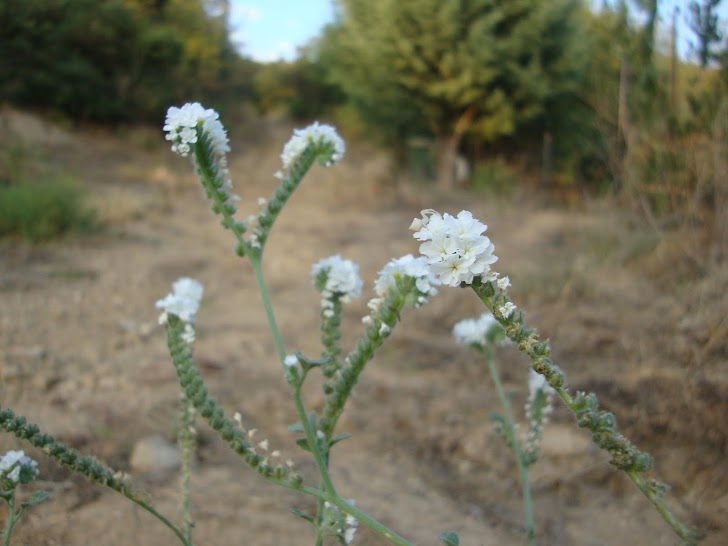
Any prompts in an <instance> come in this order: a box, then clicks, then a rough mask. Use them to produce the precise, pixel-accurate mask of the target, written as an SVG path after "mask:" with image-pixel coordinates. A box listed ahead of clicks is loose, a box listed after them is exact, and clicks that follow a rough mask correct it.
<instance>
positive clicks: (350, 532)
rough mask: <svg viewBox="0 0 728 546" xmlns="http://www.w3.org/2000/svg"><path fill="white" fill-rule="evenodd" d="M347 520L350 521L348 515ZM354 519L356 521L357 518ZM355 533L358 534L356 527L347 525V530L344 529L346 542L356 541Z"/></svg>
mask: <svg viewBox="0 0 728 546" xmlns="http://www.w3.org/2000/svg"><path fill="white" fill-rule="evenodd" d="M347 521H348V517H347ZM354 521H356V520H354ZM357 523H358V522H357ZM355 534H356V527H347V528H346V530H344V542H346V543H347V544H351V543H352V542H354V535H355Z"/></svg>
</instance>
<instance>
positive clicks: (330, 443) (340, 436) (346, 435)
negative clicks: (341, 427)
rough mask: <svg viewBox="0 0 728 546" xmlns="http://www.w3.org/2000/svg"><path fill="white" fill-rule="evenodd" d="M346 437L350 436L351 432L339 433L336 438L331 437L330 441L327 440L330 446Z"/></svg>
mask: <svg viewBox="0 0 728 546" xmlns="http://www.w3.org/2000/svg"><path fill="white" fill-rule="evenodd" d="M347 438H351V434H340V435H339V436H337V437H336V438H332V439H331V442H329V446H332V445H334V444H338V443H339V442H341V441H342V440H346V439H347Z"/></svg>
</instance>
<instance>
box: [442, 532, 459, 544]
mask: <svg viewBox="0 0 728 546" xmlns="http://www.w3.org/2000/svg"><path fill="white" fill-rule="evenodd" d="M437 538H439V539H440V542H442V543H443V544H444V545H445V546H459V545H460V537H458V534H457V533H455V532H454V531H447V532H445V533H442V534H441V535H440V536H439V537H437Z"/></svg>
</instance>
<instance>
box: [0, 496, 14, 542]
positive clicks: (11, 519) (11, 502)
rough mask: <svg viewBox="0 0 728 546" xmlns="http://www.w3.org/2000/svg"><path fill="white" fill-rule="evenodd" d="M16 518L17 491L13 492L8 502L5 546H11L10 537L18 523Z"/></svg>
mask: <svg viewBox="0 0 728 546" xmlns="http://www.w3.org/2000/svg"><path fill="white" fill-rule="evenodd" d="M16 521H17V520H16V518H15V491H13V492H12V495H11V496H10V500H9V501H8V528H7V529H6V531H5V535H4V540H3V546H10V535H11V533H12V532H13V525H15V522H16Z"/></svg>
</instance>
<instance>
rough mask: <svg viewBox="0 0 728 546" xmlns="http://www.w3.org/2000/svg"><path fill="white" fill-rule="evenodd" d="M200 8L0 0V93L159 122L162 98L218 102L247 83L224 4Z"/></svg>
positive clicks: (75, 113) (74, 110)
mask: <svg viewBox="0 0 728 546" xmlns="http://www.w3.org/2000/svg"><path fill="white" fill-rule="evenodd" d="M205 8H206V2H203V1H200V0H3V1H2V2H1V3H0V20H2V22H3V23H2V27H3V31H2V33H0V59H3V62H2V63H0V100H7V101H10V102H12V103H14V104H18V105H21V106H30V107H42V108H47V109H51V110H52V111H55V112H60V113H62V114H64V115H66V116H68V117H70V118H72V119H82V120H94V121H102V122H107V121H123V120H134V121H146V120H154V121H155V122H158V121H159V119H160V118H163V116H164V112H165V110H166V108H167V107H168V106H169V105H170V104H177V103H180V102H183V101H187V100H195V99H197V100H199V99H200V98H201V97H209V98H210V101H212V102H216V101H217V102H219V101H222V100H224V98H225V97H226V96H230V95H232V93H234V92H237V93H239V92H240V91H241V90H244V88H245V87H246V86H249V84H247V83H246V82H243V81H241V80H240V77H239V76H238V75H237V74H240V73H245V72H246V66H244V61H243V60H242V59H240V58H239V57H238V56H237V54H236V53H235V51H234V49H233V47H232V45H231V44H230V41H229V38H228V29H227V26H226V22H225V16H226V14H225V13H224V10H223V12H222V13H220V14H218V15H217V16H214V15H211V14H210V13H209V10H206V9H205ZM247 72H250V67H247ZM241 87H242V88H243V89H241ZM248 92H249V88H248Z"/></svg>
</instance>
